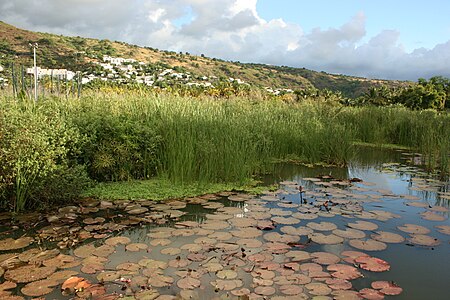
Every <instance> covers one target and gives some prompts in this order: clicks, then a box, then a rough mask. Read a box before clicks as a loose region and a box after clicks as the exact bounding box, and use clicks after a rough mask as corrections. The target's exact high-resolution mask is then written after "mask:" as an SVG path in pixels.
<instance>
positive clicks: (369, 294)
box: [359, 288, 384, 300]
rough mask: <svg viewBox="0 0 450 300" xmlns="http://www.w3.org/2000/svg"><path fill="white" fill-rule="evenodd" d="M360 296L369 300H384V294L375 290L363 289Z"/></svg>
mask: <svg viewBox="0 0 450 300" xmlns="http://www.w3.org/2000/svg"><path fill="white" fill-rule="evenodd" d="M359 294H360V295H361V296H362V297H363V298H364V299H368V300H382V299H384V294H382V293H381V292H380V291H377V290H374V289H367V288H366V289H362V290H360V291H359Z"/></svg>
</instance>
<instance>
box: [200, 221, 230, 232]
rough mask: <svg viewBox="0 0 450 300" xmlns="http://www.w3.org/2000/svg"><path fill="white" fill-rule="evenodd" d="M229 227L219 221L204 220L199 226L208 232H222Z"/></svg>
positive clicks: (226, 223)
mask: <svg viewBox="0 0 450 300" xmlns="http://www.w3.org/2000/svg"><path fill="white" fill-rule="evenodd" d="M229 226H230V224H228V222H225V221H219V220H206V222H204V223H203V224H201V225H200V227H201V228H203V229H209V230H222V229H226V228H228V227H229Z"/></svg>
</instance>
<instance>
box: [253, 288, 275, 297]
mask: <svg viewBox="0 0 450 300" xmlns="http://www.w3.org/2000/svg"><path fill="white" fill-rule="evenodd" d="M275 292H276V290H275V288H273V287H271V286H258V287H256V288H255V293H256V294H258V295H262V296H271V295H273V294H275Z"/></svg>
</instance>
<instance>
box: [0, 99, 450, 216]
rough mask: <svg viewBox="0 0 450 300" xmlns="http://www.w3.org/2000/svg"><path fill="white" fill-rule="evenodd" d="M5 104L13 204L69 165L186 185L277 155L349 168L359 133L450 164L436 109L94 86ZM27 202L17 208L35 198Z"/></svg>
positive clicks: (0, 139)
mask: <svg viewBox="0 0 450 300" xmlns="http://www.w3.org/2000/svg"><path fill="white" fill-rule="evenodd" d="M0 106H1V110H0V124H2V128H0V149H1V150H2V152H0V153H2V154H1V155H2V166H1V169H0V181H1V183H0V189H1V190H0V195H2V205H3V206H6V207H8V206H10V205H9V203H10V202H11V201H15V199H19V198H20V199H27V198H29V192H28V191H29V185H35V184H39V183H40V182H48V177H49V176H55V175H54V174H55V170H57V169H60V166H65V169H66V171H67V172H70V170H77V172H78V173H77V174H79V175H80V176H79V177H80V182H84V181H86V180H85V179H86V176H84V175H83V174H82V172H80V168H74V166H81V167H82V168H84V169H85V170H86V172H87V174H88V175H89V177H90V178H91V179H94V180H97V181H100V182H108V181H130V180H136V179H150V178H153V177H155V176H158V177H160V178H167V180H169V181H170V182H171V183H174V184H177V185H179V186H183V185H186V186H188V185H192V184H193V183H197V184H200V186H201V185H203V186H206V185H207V184H212V183H235V184H243V183H245V182H247V180H248V179H249V178H252V176H254V175H257V174H260V173H263V172H266V171H268V170H270V168H268V167H269V166H270V164H271V162H272V161H273V159H281V160H283V159H290V158H292V157H295V158H296V159H297V160H300V161H302V162H304V163H308V164H311V163H327V164H333V165H340V166H344V165H346V164H347V163H348V161H349V160H351V159H352V157H353V154H354V147H353V143H354V142H355V141H357V142H366V143H375V144H397V145H402V146H406V147H410V148H412V149H416V150H418V151H420V152H421V153H423V154H424V157H425V158H426V162H427V164H428V165H429V166H430V168H431V167H440V168H441V169H442V170H443V171H444V172H449V171H450V170H449V156H448V154H449V151H450V142H449V136H450V117H449V116H448V114H438V113H436V112H434V111H410V110H407V109H404V108H402V107H384V108H383V107H358V108H350V107H343V106H341V105H339V104H333V103H328V102H320V101H313V100H304V101H302V102H300V103H296V102H290V103H286V102H284V101H281V100H280V99H277V98H273V99H261V98H260V97H255V98H254V99H249V98H243V97H230V98H227V99H217V98H212V97H199V98H191V97H187V96H177V95H174V94H164V93H155V94H145V95H144V94H142V93H140V92H139V91H138V92H130V93H108V94H105V93H94V92H91V93H88V92H86V93H85V94H84V96H83V97H82V98H80V99H78V98H69V99H65V98H56V97H47V98H42V99H40V100H39V102H38V103H37V104H34V103H30V102H28V101H24V100H20V101H17V100H14V99H13V98H12V97H8V96H3V97H1V98H0ZM5 124H6V125H5ZM24 139H26V140H27V143H28V145H30V146H26V147H25V144H24V143H23V142H22V141H23V140H24ZM14 147H16V148H14ZM18 150H20V152H18ZM17 153H21V155H20V156H17ZM36 153H39V155H36ZM41 154H45V155H41ZM24 161H26V162H27V163H30V161H31V165H30V166H32V167H33V169H32V170H34V171H33V172H34V173H29V174H25V175H23V170H24V169H23V168H22V167H21V166H22V165H21V164H23V162H24ZM41 166H44V167H45V168H44V169H42V168H41ZM66 171H64V172H66ZM21 172H22V173H21ZM66 174H67V173H66ZM69 175H70V174H69ZM24 176H28V177H24ZM30 176H33V177H32V178H33V181H30V180H28V178H31V177H30ZM77 176H78V175H77ZM77 176H74V177H77ZM23 178H25V179H27V181H23ZM46 180H47V181H46ZM24 182H26V183H27V185H25V186H24V185H23V183H24ZM67 186H68V185H67ZM55 190H57V189H55ZM11 199H12V200H11ZM21 201H22V202H23V203H22V204H21V205H20V206H17V205H16V206H17V208H18V209H23V208H24V207H26V206H27V207H29V206H30V205H25V202H26V200H21Z"/></svg>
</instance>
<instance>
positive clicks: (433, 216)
mask: <svg viewBox="0 0 450 300" xmlns="http://www.w3.org/2000/svg"><path fill="white" fill-rule="evenodd" d="M420 215H421V216H422V219H424V220H428V221H437V222H439V221H445V220H446V219H447V218H446V217H444V216H442V215H439V214H437V213H434V212H431V211H426V212H424V213H421V214H420Z"/></svg>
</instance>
